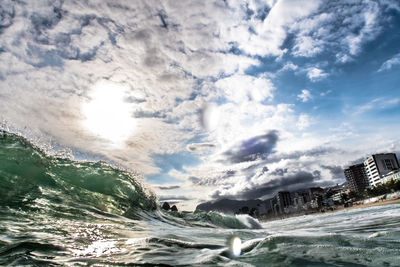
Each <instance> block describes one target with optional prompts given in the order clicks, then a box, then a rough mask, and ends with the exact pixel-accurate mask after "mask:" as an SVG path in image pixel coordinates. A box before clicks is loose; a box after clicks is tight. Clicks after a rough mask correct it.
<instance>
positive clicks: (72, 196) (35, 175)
mask: <svg viewBox="0 0 400 267" xmlns="http://www.w3.org/2000/svg"><path fill="white" fill-rule="evenodd" d="M0 178H1V179H0V195H1V196H2V197H1V198H0V205H1V206H3V207H11V208H17V209H19V210H31V211H44V210H46V211H48V212H58V215H59V216H62V214H63V213H64V214H66V213H68V214H70V215H71V216H73V215H74V214H75V215H76V212H78V211H79V210H82V209H84V210H92V211H96V212H98V213H101V212H105V213H111V214H116V215H123V216H127V217H130V218H135V217H137V216H138V214H139V211H142V210H154V209H156V207H157V205H156V198H155V196H154V195H152V194H150V193H148V192H146V190H145V189H144V188H143V186H142V185H141V184H140V182H139V181H138V177H135V176H134V175H133V174H131V173H129V172H127V171H124V170H121V169H118V168H115V167H113V166H110V165H108V164H106V163H104V162H87V161H73V160H71V159H68V158H57V157H54V156H50V155H48V154H46V153H45V152H44V151H43V150H41V149H40V148H39V147H37V146H36V145H35V144H33V143H31V142H29V141H28V140H27V139H25V138H23V137H21V136H19V135H16V134H11V133H8V132H4V131H1V132H0ZM55 206H56V207H57V209H54V210H51V208H54V207H55Z"/></svg>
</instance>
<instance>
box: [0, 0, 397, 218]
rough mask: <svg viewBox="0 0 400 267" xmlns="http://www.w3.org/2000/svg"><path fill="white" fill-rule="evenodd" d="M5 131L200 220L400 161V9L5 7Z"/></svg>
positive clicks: (347, 5) (391, 4) (1, 23)
mask: <svg viewBox="0 0 400 267" xmlns="http://www.w3.org/2000/svg"><path fill="white" fill-rule="evenodd" d="M0 10H1V11H2V13H1V17H0V57H1V59H2V63H3V64H2V65H1V66H0V120H1V122H2V128H7V129H10V130H11V131H17V132H20V133H21V134H22V135H24V136H26V137H28V138H31V139H33V140H36V141H37V142H38V143H40V144H43V145H46V146H47V148H49V150H53V151H56V152H57V151H58V152H57V153H58V154H62V155H68V156H71V157H74V158H75V159H77V160H90V161H97V160H102V161H106V162H109V163H112V164H114V165H116V166H121V167H123V168H127V169H129V170H131V171H133V172H135V173H139V174H141V175H143V177H144V178H143V179H144V180H143V182H144V183H145V184H147V185H148V186H149V187H150V188H151V189H152V190H153V191H155V193H156V194H157V195H158V197H159V200H160V201H162V202H164V201H169V202H170V203H171V202H173V203H175V204H177V205H178V206H179V207H181V209H184V210H192V209H194V208H195V207H196V205H197V204H199V203H201V202H205V201H210V200H218V199H222V198H231V199H256V198H264V199H267V198H270V197H272V196H273V194H275V192H277V191H295V190H297V189H300V188H307V187H312V186H328V185H333V184H337V183H341V182H342V181H344V179H345V177H344V173H343V171H344V169H345V168H347V167H348V166H350V165H352V164H354V163H356V162H362V161H363V160H364V159H365V158H366V157H367V156H368V155H372V154H377V153H386V152H393V153H399V152H400V137H399V136H398V134H397V133H398V132H399V130H400V126H399V125H400V124H399V118H400V95H399V92H400V90H399V88H398V85H399V84H400V75H399V71H400V47H399V46H398V44H399V43H400V35H399V34H398V32H399V29H400V4H399V3H398V1H394V0H393V1H390V0H384V1H379V2H376V1H345V0H343V1H335V2H332V1H322V0H321V1H285V0H283V1H273V0H270V1H264V2H263V1H257V0H248V1H219V0H215V1H206V2H203V1H179V2H177V1H163V2H159V1H135V2H134V3H133V2H130V1H121V2H119V3H118V4H117V3H114V4H113V3H106V2H103V1H87V2H85V3H83V2H82V3H75V2H72V1H71V2H70V1H41V2H40V3H39V2H35V1H28V2H27V3H25V4H21V3H19V2H15V1H7V0H6V1H2V3H1V4H0Z"/></svg>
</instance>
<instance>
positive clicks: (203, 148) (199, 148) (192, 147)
mask: <svg viewBox="0 0 400 267" xmlns="http://www.w3.org/2000/svg"><path fill="white" fill-rule="evenodd" d="M214 148H215V145H214V144H211V143H197V144H196V143H194V144H189V145H187V146H186V149H187V150H188V151H190V152H194V153H205V152H209V151H211V150H213V149H214Z"/></svg>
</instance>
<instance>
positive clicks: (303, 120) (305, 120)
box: [296, 114, 311, 130]
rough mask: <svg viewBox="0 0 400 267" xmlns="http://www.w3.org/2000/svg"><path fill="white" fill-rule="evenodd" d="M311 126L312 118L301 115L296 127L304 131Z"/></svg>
mask: <svg viewBox="0 0 400 267" xmlns="http://www.w3.org/2000/svg"><path fill="white" fill-rule="evenodd" d="M310 125H311V120H310V116H308V115H307V114H301V115H300V116H299V120H298V121H297V123H296V126H297V128H298V129H299V130H304V129H306V128H307V127H309V126H310Z"/></svg>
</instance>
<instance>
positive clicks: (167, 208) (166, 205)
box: [162, 202, 176, 210]
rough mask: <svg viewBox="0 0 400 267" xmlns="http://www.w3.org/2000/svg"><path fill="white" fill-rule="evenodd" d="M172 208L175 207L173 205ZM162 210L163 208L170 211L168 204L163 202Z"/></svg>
mask: <svg viewBox="0 0 400 267" xmlns="http://www.w3.org/2000/svg"><path fill="white" fill-rule="evenodd" d="M174 206H175V205H174ZM162 208H163V209H164V210H170V209H171V208H170V206H169V203H168V202H164V204H163V205H162ZM175 208H176V207H175Z"/></svg>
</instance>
